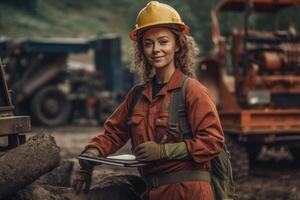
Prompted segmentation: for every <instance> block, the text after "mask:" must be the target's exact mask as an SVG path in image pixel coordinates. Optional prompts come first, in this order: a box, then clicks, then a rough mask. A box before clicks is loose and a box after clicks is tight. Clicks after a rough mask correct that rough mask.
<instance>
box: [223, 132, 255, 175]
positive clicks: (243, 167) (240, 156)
mask: <svg viewBox="0 0 300 200" xmlns="http://www.w3.org/2000/svg"><path fill="white" fill-rule="evenodd" d="M226 145H227V148H228V150H229V152H230V156H231V159H230V161H231V165H232V173H233V177H234V180H241V179H244V178H246V177H247V176H248V175H249V168H250V167H249V166H250V164H249V157H248V152H247V148H246V145H243V144H242V143H241V142H239V141H238V140H237V139H236V138H234V137H231V136H228V135H227V137H226Z"/></svg>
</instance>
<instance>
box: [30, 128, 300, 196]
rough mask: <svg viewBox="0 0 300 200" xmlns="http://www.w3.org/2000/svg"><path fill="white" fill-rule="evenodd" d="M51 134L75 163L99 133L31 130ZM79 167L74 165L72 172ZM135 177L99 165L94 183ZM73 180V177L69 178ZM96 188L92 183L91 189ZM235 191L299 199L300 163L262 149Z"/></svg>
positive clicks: (125, 150)
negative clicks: (119, 177) (117, 176)
mask: <svg viewBox="0 0 300 200" xmlns="http://www.w3.org/2000/svg"><path fill="white" fill-rule="evenodd" d="M41 131H42V132H47V133H51V134H52V135H53V136H54V137H55V140H56V143H57V144H58V146H59V147H60V148H61V153H60V154H61V157H62V158H64V159H69V160H75V161H76V157H77V156H78V155H79V154H80V152H81V150H82V148H83V147H84V145H86V144H87V143H88V141H89V140H90V139H91V138H92V137H94V136H96V135H97V134H100V133H101V132H102V129H101V128H99V127H83V126H82V127H75V126H68V127H61V128H54V129H53V128H51V129H50V128H34V129H33V132H34V133H35V132H41ZM129 152H130V145H129V144H126V145H125V146H124V147H123V148H121V149H120V150H119V151H118V152H117V154H118V153H129ZM77 168H78V164H77V162H75V166H74V170H76V169H77ZM124 174H130V175H136V174H138V172H137V170H136V169H131V168H119V167H111V166H107V165H101V166H98V167H96V170H95V173H94V175H93V182H94V183H99V182H101V181H102V180H105V178H109V177H110V176H112V175H124ZM71 179H72V178H71ZM95 187H97V185H95V184H92V188H95ZM236 189H237V192H238V194H239V196H240V199H241V200H269V199H270V200H281V199H282V200H300V164H299V163H295V162H293V158H292V157H291V155H290V154H289V153H288V151H287V150H286V149H279V150H276V149H266V148H265V149H263V151H262V153H261V155H260V156H259V161H257V162H255V163H252V166H251V175H250V176H249V177H248V178H247V179H244V180H241V181H238V182H236Z"/></svg>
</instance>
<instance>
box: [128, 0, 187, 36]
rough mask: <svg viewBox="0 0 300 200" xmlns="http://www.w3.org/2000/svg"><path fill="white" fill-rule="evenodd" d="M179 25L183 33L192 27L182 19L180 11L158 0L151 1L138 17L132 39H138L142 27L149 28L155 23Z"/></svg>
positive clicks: (131, 34)
mask: <svg viewBox="0 0 300 200" xmlns="http://www.w3.org/2000/svg"><path fill="white" fill-rule="evenodd" d="M169 24H171V25H178V26H179V28H180V30H181V31H182V33H184V34H186V33H188V32H189V30H190V28H189V27H188V26H187V25H185V24H184V22H183V21H182V20H181V17H180V15H179V14H178V12H177V11H176V10H175V9H174V8H172V7H171V6H169V5H167V4H163V3H159V2H158V1H150V2H149V3H148V4H147V5H146V7H145V8H143V9H142V10H141V11H140V12H139V14H138V16H137V18H136V24H135V29H134V30H133V31H131V33H130V39H131V40H133V41H136V40H137V33H138V31H140V30H141V29H144V28H149V27H151V26H155V25H169Z"/></svg>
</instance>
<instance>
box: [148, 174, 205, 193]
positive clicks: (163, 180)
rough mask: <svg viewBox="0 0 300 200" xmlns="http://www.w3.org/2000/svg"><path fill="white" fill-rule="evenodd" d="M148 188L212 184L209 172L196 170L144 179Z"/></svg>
mask: <svg viewBox="0 0 300 200" xmlns="http://www.w3.org/2000/svg"><path fill="white" fill-rule="evenodd" d="M144 180H145V182H146V184H147V187H148V188H150V189H151V188H155V187H159V186H161V185H168V184H173V183H181V182H185V181H207V182H210V173H209V171H204V170H195V171H179V172H173V173H169V174H160V175H154V176H147V177H144Z"/></svg>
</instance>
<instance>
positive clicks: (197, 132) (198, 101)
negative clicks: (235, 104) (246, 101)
mask: <svg viewBox="0 0 300 200" xmlns="http://www.w3.org/2000/svg"><path fill="white" fill-rule="evenodd" d="M185 95H186V96H185V97H186V107H187V113H188V121H189V123H190V126H191V129H192V132H193V134H194V137H193V139H186V140H185V143H186V146H187V149H188V151H189V154H190V156H191V157H192V159H193V160H194V161H195V162H197V163H201V162H207V161H209V160H211V159H212V158H213V157H215V156H216V155H217V154H218V153H219V152H221V150H222V148H223V145H224V133H223V130H222V127H221V123H220V119H219V116H218V113H217V110H216V106H215V104H214V103H213V101H212V99H211V97H210V96H209V94H208V92H207V89H206V88H205V87H204V86H203V85H201V84H200V83H199V82H198V81H196V80H194V79H190V81H189V82H188V84H187V87H186V92H185Z"/></svg>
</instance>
